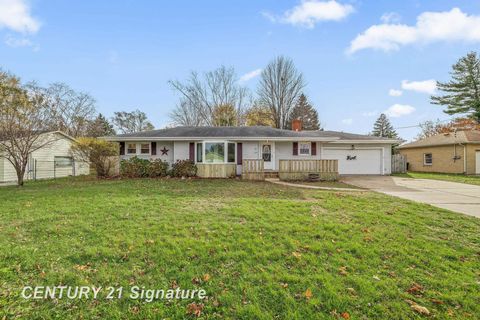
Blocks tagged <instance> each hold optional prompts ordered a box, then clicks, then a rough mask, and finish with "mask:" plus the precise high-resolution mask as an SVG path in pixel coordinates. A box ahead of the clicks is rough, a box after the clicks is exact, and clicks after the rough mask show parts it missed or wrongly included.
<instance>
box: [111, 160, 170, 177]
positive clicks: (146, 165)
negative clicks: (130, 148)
mask: <svg viewBox="0 0 480 320" xmlns="http://www.w3.org/2000/svg"><path fill="white" fill-rule="evenodd" d="M167 172H168V162H165V161H162V160H160V159H156V160H153V161H150V160H147V159H141V158H138V157H132V158H130V159H127V160H122V162H121V163H120V174H121V175H122V176H123V177H127V178H145V177H150V178H157V177H165V176H166V175H167Z"/></svg>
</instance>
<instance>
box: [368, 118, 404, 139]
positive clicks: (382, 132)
mask: <svg viewBox="0 0 480 320" xmlns="http://www.w3.org/2000/svg"><path fill="white" fill-rule="evenodd" d="M372 135H373V136H376V137H382V138H391V139H397V138H398V134H397V132H396V131H395V129H393V126H392V125H391V124H390V121H389V120H388V118H387V116H386V115H385V114H384V113H382V114H381V115H380V116H379V117H378V119H377V121H375V123H374V125H373V131H372Z"/></svg>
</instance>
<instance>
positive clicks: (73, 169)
mask: <svg viewBox="0 0 480 320" xmlns="http://www.w3.org/2000/svg"><path fill="white" fill-rule="evenodd" d="M72 175H73V176H74V177H75V159H73V158H72Z"/></svg>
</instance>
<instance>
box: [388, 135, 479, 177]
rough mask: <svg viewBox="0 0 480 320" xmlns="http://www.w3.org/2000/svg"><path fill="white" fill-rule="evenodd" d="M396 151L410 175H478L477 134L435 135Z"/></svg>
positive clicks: (404, 145)
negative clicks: (404, 159) (432, 173)
mask: <svg viewBox="0 0 480 320" xmlns="http://www.w3.org/2000/svg"><path fill="white" fill-rule="evenodd" d="M397 149H398V151H399V152H400V154H402V155H404V156H406V161H407V163H408V170H410V171H418V172H443V173H465V174H480V131H456V132H451V133H444V134H443V133H442V134H437V135H434V136H431V137H428V138H426V139H422V140H419V141H415V142H411V143H407V144H403V145H401V146H399V147H398V148H397Z"/></svg>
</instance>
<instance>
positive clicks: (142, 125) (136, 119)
mask: <svg viewBox="0 0 480 320" xmlns="http://www.w3.org/2000/svg"><path fill="white" fill-rule="evenodd" d="M112 123H113V125H114V126H115V127H116V128H117V129H118V131H120V132H121V133H133V132H141V131H148V130H153V129H154V128H155V127H154V126H153V124H152V123H151V122H150V121H149V120H148V118H147V115H146V114H145V112H142V111H140V110H138V109H137V110H135V111H132V112H125V111H120V112H115V113H114V116H113V118H112Z"/></svg>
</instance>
